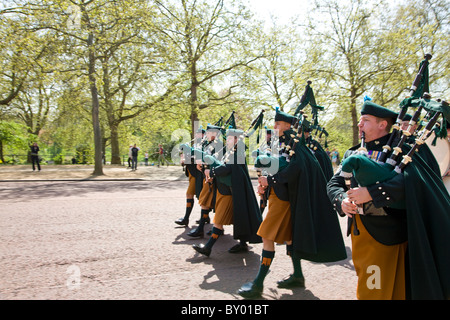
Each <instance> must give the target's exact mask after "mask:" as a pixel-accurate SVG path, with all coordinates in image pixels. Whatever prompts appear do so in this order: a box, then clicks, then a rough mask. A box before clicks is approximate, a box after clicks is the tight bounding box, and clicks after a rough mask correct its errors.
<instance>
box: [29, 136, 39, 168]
mask: <svg viewBox="0 0 450 320" xmlns="http://www.w3.org/2000/svg"><path fill="white" fill-rule="evenodd" d="M30 148H31V163H32V164H33V171H35V170H36V167H35V164H36V165H37V168H38V171H41V165H40V164H39V156H38V152H39V147H38V144H37V143H36V142H35V143H33V145H32V146H31V147H30Z"/></svg>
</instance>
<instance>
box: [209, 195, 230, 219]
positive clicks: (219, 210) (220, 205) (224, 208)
mask: <svg viewBox="0 0 450 320" xmlns="http://www.w3.org/2000/svg"><path fill="white" fill-rule="evenodd" d="M213 223H216V224H221V225H230V224H233V196H232V195H223V194H221V193H220V192H219V190H217V192H216V206H215V213H214V219H213Z"/></svg>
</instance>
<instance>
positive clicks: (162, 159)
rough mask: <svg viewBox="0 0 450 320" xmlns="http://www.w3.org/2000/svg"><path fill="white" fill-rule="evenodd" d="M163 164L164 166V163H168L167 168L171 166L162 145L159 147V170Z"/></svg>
mask: <svg viewBox="0 0 450 320" xmlns="http://www.w3.org/2000/svg"><path fill="white" fill-rule="evenodd" d="M161 162H162V164H164V162H166V163H167V166H169V161H167V159H166V157H164V149H163V146H162V144H159V145H158V168H159V166H160V165H161Z"/></svg>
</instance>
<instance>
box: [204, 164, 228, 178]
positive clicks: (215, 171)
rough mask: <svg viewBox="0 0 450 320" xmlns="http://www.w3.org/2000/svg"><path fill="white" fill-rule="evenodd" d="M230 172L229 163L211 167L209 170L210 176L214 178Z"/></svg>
mask: <svg viewBox="0 0 450 320" xmlns="http://www.w3.org/2000/svg"><path fill="white" fill-rule="evenodd" d="M229 174H231V165H230V164H222V165H220V166H218V167H215V168H211V170H210V173H209V175H210V177H211V178H214V177H217V176H226V175H229Z"/></svg>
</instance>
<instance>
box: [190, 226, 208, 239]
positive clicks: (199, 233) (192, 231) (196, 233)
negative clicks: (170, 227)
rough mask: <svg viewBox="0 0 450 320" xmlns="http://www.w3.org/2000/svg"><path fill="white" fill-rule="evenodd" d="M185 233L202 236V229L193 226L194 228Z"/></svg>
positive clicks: (194, 236) (196, 236)
mask: <svg viewBox="0 0 450 320" xmlns="http://www.w3.org/2000/svg"><path fill="white" fill-rule="evenodd" d="M187 235H188V236H189V237H192V238H203V237H204V233H203V230H199V229H198V228H195V229H194V230H191V231H189V232H188V233H187Z"/></svg>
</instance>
